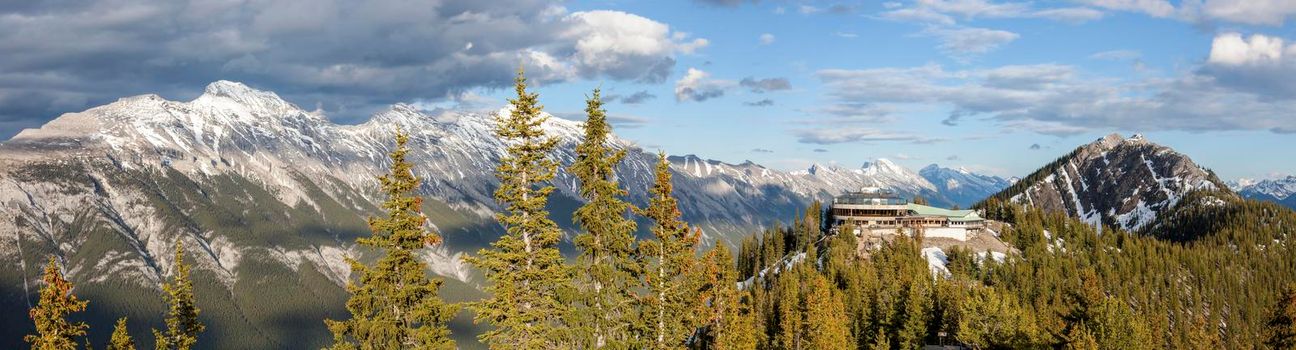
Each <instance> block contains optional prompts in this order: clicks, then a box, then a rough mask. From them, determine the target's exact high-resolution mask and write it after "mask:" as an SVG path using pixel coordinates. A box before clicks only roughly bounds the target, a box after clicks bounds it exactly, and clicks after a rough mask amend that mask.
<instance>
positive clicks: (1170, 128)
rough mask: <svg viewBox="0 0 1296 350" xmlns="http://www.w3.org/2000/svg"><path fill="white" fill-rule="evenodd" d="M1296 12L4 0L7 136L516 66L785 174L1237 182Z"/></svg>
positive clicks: (530, 1)
mask: <svg viewBox="0 0 1296 350" xmlns="http://www.w3.org/2000/svg"><path fill="white" fill-rule="evenodd" d="M1293 17H1296V2H1291V1H1278V0H1274V1H1228V0H1201V1H1187V2H1173V1H1163V0H1074V1H1038V2H1016V1H992V0H918V1H895V2H878V1H828V2H822V1H779V0H762V1H744V0H705V1H587V2H586V1H578V2H554V1H543V0H508V1H491V2H478V1H458V0H445V1H437V2H428V3H418V4H410V3H405V2H402V1H373V2H364V3H358V2H354V1H346V0H319V1H304V0H284V1H262V0H244V1H215V0H186V1H150V0H108V1H102V2H89V3H67V2H56V3H41V2H37V3H15V4H7V5H0V26H4V27H5V28H15V29H16V30H11V31H6V33H0V51H5V52H11V53H14V54H10V55H6V56H5V57H0V137H5V138H7V137H8V136H10V135H12V134H14V133H16V132H17V131H18V130H21V128H27V127H35V126H39V125H40V124H42V123H43V122H44V121H47V120H48V119H51V118H52V117H54V116H56V115H58V114H60V113H65V112H71V111H78V110H82V109H85V108H86V107H89V106H94V105H97V104H102V103H106V102H110V101H112V100H113V99H116V98H117V97H121V96H128V95H134V94H141V93H159V94H161V95H163V96H164V97H168V98H172V99H188V98H192V97H193V96H195V95H196V94H197V93H199V92H200V91H201V89H202V87H203V85H205V84H206V83H207V82H210V81H213V80H217V79H228V80H238V81H243V82H246V83H248V84H249V85H252V86H254V87H258V88H262V89H267V90H273V91H276V92H279V93H280V94H281V95H283V96H284V97H285V98H287V99H288V100H290V101H292V102H294V103H297V104H299V105H302V106H304V107H307V108H312V107H314V108H318V109H320V110H322V111H324V112H325V113H327V114H328V115H329V117H330V118H332V119H334V120H336V121H338V122H341V123H353V122H358V121H361V120H364V119H365V118H367V116H368V115H369V114H370V113H372V112H373V111H376V110H379V109H381V108H384V107H385V106H387V105H389V104H391V103H397V102H412V103H416V104H417V105H420V106H424V107H426V108H429V109H432V108H438V107H439V108H458V109H490V108H498V107H499V106H501V105H502V104H503V103H504V98H506V97H508V96H507V95H508V93H510V92H511V91H510V90H509V89H507V86H508V83H509V78H510V75H511V73H512V69H511V68H512V67H516V65H517V64H518V62H523V64H524V65H525V66H526V67H527V69H528V70H529V72H530V75H531V76H532V77H533V78H535V79H536V80H537V81H538V82H539V86H538V91H539V92H540V93H541V100H542V102H543V103H544V104H545V105H546V106H547V110H548V111H550V112H552V113H555V114H557V115H560V116H563V117H566V118H574V119H579V118H580V117H581V116H580V111H581V110H582V108H583V102H584V101H583V97H584V96H585V95H586V94H588V93H589V91H590V90H592V89H593V88H595V87H601V88H602V89H603V91H604V93H603V94H604V96H605V97H610V100H611V101H610V103H609V104H608V105H607V108H608V110H609V113H610V114H611V115H612V116H613V117H614V119H615V121H616V126H617V129H616V131H617V133H618V134H620V135H621V136H623V137H625V138H628V139H631V140H634V141H636V142H638V143H639V144H640V145H642V146H644V147H645V148H648V149H663V150H665V151H667V152H669V153H673V154H684V153H695V154H698V155H701V156H704V157H708V158H715V159H720V160H723V161H728V162H735V163H736V162H741V161H744V160H752V161H756V162H758V163H761V164H765V165H767V166H770V167H774V168H779V169H799V168H804V167H806V166H808V165H810V164H812V163H816V162H817V163H824V164H828V163H836V164H840V165H842V166H847V167H856V166H859V165H860V164H861V163H863V162H865V161H868V160H871V159H874V158H889V159H892V160H895V161H897V162H898V163H901V164H904V165H907V166H909V167H911V168H915V169H916V168H919V167H922V166H925V165H927V164H931V163H939V164H941V165H943V166H951V167H953V166H965V167H967V168H969V169H973V170H975V171H979V172H984V173H989V174H994V175H1001V176H1021V175H1025V174H1026V173H1028V172H1030V171H1032V170H1034V169H1035V168H1036V167H1038V166H1040V165H1042V164H1044V163H1046V162H1048V161H1049V160H1052V159H1053V158H1055V157H1057V156H1059V155H1061V154H1064V153H1066V152H1067V151H1069V150H1070V149H1072V148H1074V147H1076V146H1078V145H1080V144H1083V143H1087V142H1089V141H1091V140H1093V139H1096V138H1099V137H1101V136H1103V135H1106V134H1108V133H1112V132H1119V133H1122V134H1124V135H1126V136H1128V135H1130V134H1133V133H1142V134H1144V135H1146V136H1147V137H1148V138H1149V139H1151V140H1152V141H1154V142H1158V143H1161V144H1165V145H1168V146H1171V147H1174V148H1175V149H1177V150H1179V151H1181V152H1184V153H1186V154H1188V155H1190V156H1192V157H1193V158H1194V160H1196V161H1197V162H1198V163H1199V164H1201V165H1203V166H1206V167H1209V168H1212V169H1214V170H1215V171H1216V172H1217V173H1219V174H1220V175H1221V177H1223V178H1224V179H1226V180H1232V179H1236V178H1239V177H1247V178H1265V177H1270V176H1274V175H1276V174H1290V173H1296V157H1294V156H1292V155H1291V154H1290V153H1291V151H1290V150H1292V149H1296V29H1293V25H1292V24H1290V22H1292V20H1296V18H1293Z"/></svg>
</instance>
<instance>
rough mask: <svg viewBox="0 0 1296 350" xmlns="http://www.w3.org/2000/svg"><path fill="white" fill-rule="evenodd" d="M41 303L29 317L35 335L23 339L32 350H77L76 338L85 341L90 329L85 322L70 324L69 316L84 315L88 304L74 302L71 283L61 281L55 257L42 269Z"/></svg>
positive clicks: (82, 301)
mask: <svg viewBox="0 0 1296 350" xmlns="http://www.w3.org/2000/svg"><path fill="white" fill-rule="evenodd" d="M42 279H43V280H44V282H45V287H43V288H41V291H40V301H39V303H38V304H37V305H36V307H34V308H32V309H31V311H30V312H28V315H30V316H31V319H32V321H33V322H35V323H36V334H33V335H28V336H26V337H23V340H24V341H26V342H28V343H31V348H32V349H33V350H64V349H76V346H77V341H76V338H78V337H84V336H85V334H86V330H87V329H89V328H90V326H89V325H86V324H85V322H69V321H68V320H67V317H68V315H71V314H72V313H74V312H82V311H85V309H86V305H87V304H89V303H90V302H89V301H86V300H80V299H77V297H76V295H73V294H72V282H69V281H68V280H67V279H64V278H63V272H62V271H61V270H60V269H59V265H58V262H57V261H55V260H54V257H53V256H51V257H50V258H49V264H47V265H45V276H44V277H43V278H42Z"/></svg>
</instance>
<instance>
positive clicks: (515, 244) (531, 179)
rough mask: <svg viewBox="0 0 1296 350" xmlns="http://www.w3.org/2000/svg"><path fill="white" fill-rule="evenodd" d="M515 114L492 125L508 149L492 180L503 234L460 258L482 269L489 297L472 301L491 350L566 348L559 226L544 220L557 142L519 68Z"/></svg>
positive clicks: (564, 280)
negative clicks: (545, 127)
mask: <svg viewBox="0 0 1296 350" xmlns="http://www.w3.org/2000/svg"><path fill="white" fill-rule="evenodd" d="M514 82H515V90H516V92H517V97H516V98H514V99H510V100H509V102H510V103H511V104H512V106H513V109H512V111H510V112H509V114H508V115H507V116H501V117H500V118H498V120H497V126H496V128H495V134H496V136H498V137H500V138H501V139H503V141H504V143H505V144H506V145H507V149H506V151H505V153H506V154H505V155H504V156H503V157H501V158H500V165H499V167H497V168H496V172H495V176H496V177H497V178H499V180H500V183H499V188H498V189H496V190H495V200H496V201H497V202H498V203H499V205H500V207H501V208H503V210H504V212H503V213H498V214H496V215H495V218H496V220H498V221H499V223H500V224H501V225H502V226H503V227H504V228H505V230H506V231H507V232H506V233H505V234H504V235H503V236H500V238H499V239H498V240H496V241H495V242H494V243H492V244H491V248H490V249H482V250H481V251H480V252H478V255H477V256H474V257H468V258H466V259H465V260H466V261H468V263H470V264H472V265H473V266H476V267H477V268H478V269H481V270H482V271H484V272H485V274H486V278H487V280H489V281H490V282H491V284H490V285H489V286H487V287H486V289H487V292H488V293H490V294H491V296H490V297H488V298H486V299H485V300H482V301H479V302H475V303H473V304H471V308H472V310H473V311H475V312H476V313H477V321H478V322H490V323H491V324H492V325H494V326H495V328H494V329H492V330H490V331H487V332H486V333H485V334H483V335H482V336H481V339H482V340H483V341H484V342H486V343H487V344H489V345H490V347H491V348H495V349H546V348H558V347H563V346H564V342H565V341H564V337H566V335H565V334H563V333H562V331H563V328H562V325H561V323H560V322H561V321H562V320H563V317H564V316H565V315H564V312H563V311H564V310H565V308H566V306H564V305H562V303H560V300H559V299H558V293H559V292H561V291H562V290H563V289H564V288H565V286H568V285H569V284H568V282H569V281H568V277H567V276H568V272H567V267H566V266H564V265H563V263H564V261H563V257H562V255H561V254H560V253H559V252H558V248H557V244H558V239H559V237H560V236H561V232H560V231H559V229H558V225H557V224H555V223H554V222H553V220H550V219H549V212H548V211H546V210H545V203H546V202H547V200H548V196H549V193H550V192H553V189H554V188H553V186H549V185H545V184H544V183H545V182H547V181H549V180H552V179H553V177H554V173H555V172H556V169H557V162H555V161H554V160H553V159H552V158H551V157H550V153H552V152H553V150H554V148H555V147H556V146H557V142H558V140H557V139H555V138H553V137H550V136H546V135H545V133H544V130H543V129H542V128H541V124H542V123H544V121H545V119H546V117H544V116H542V115H541V110H542V109H543V107H542V106H541V105H540V104H539V101H538V98H539V95H537V94H535V93H531V92H528V91H527V80H526V77H524V76H523V72H522V70H520V69H519V70H518V75H517V79H516V80H515V81H514Z"/></svg>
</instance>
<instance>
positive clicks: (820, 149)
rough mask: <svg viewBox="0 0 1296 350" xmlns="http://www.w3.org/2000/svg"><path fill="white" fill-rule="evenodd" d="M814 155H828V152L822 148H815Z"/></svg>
mask: <svg viewBox="0 0 1296 350" xmlns="http://www.w3.org/2000/svg"><path fill="white" fill-rule="evenodd" d="M814 153H828V150H826V149H823V148H815V149H814Z"/></svg>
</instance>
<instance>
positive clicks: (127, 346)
mask: <svg viewBox="0 0 1296 350" xmlns="http://www.w3.org/2000/svg"><path fill="white" fill-rule="evenodd" d="M108 350H135V339H131V336H130V332H129V331H127V330H126V318H125V317H122V318H119V319H117V327H116V328H113V332H112V338H111V339H109V340H108Z"/></svg>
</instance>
